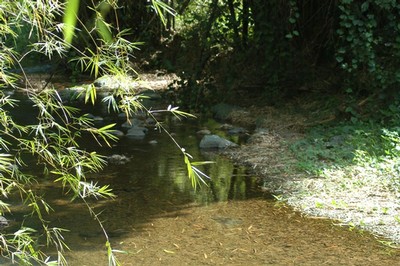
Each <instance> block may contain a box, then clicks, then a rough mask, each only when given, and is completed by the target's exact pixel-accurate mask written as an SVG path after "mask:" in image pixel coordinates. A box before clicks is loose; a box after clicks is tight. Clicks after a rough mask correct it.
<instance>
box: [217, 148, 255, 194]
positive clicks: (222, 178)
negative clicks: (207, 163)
mask: <svg viewBox="0 0 400 266" xmlns="http://www.w3.org/2000/svg"><path fill="white" fill-rule="evenodd" d="M215 160H216V164H215V165H212V167H211V169H210V176H211V180H212V182H211V184H210V187H211V190H212V193H213V196H214V200H215V201H226V200H229V199H246V198H248V197H249V195H248V192H249V191H250V190H251V189H252V188H253V187H255V181H256V180H255V178H252V177H250V176H249V175H248V174H247V172H246V168H245V167H240V166H234V165H233V164H232V162H230V161H229V160H228V159H226V158H224V157H221V156H218V157H217V158H215Z"/></svg>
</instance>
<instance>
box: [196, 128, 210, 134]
mask: <svg viewBox="0 0 400 266" xmlns="http://www.w3.org/2000/svg"><path fill="white" fill-rule="evenodd" d="M196 133H197V134H198V135H210V134H211V131H210V130H208V129H200V130H199V131H197V132H196Z"/></svg>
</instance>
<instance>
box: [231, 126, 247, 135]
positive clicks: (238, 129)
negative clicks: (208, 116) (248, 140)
mask: <svg viewBox="0 0 400 266" xmlns="http://www.w3.org/2000/svg"><path fill="white" fill-rule="evenodd" d="M246 133H247V131H246V129H244V128H242V127H234V128H231V129H229V130H228V134H229V135H241V134H246Z"/></svg>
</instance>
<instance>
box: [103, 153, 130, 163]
mask: <svg viewBox="0 0 400 266" xmlns="http://www.w3.org/2000/svg"><path fill="white" fill-rule="evenodd" d="M107 161H108V162H109V163H111V164H116V165H123V164H126V163H128V162H130V161H131V159H130V158H128V157H126V156H125V155H120V154H113V155H110V156H108V157H107Z"/></svg>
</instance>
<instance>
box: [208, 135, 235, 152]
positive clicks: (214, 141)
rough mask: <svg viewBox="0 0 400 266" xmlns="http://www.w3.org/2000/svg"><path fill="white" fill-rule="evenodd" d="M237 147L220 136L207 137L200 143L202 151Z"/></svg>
mask: <svg viewBox="0 0 400 266" xmlns="http://www.w3.org/2000/svg"><path fill="white" fill-rule="evenodd" d="M237 146H238V145H237V144H236V143H233V142H232V141H229V140H227V139H224V138H221V137H220V136H218V135H205V136H204V137H203V138H202V139H201V141H200V149H226V148H232V147H237Z"/></svg>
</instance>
